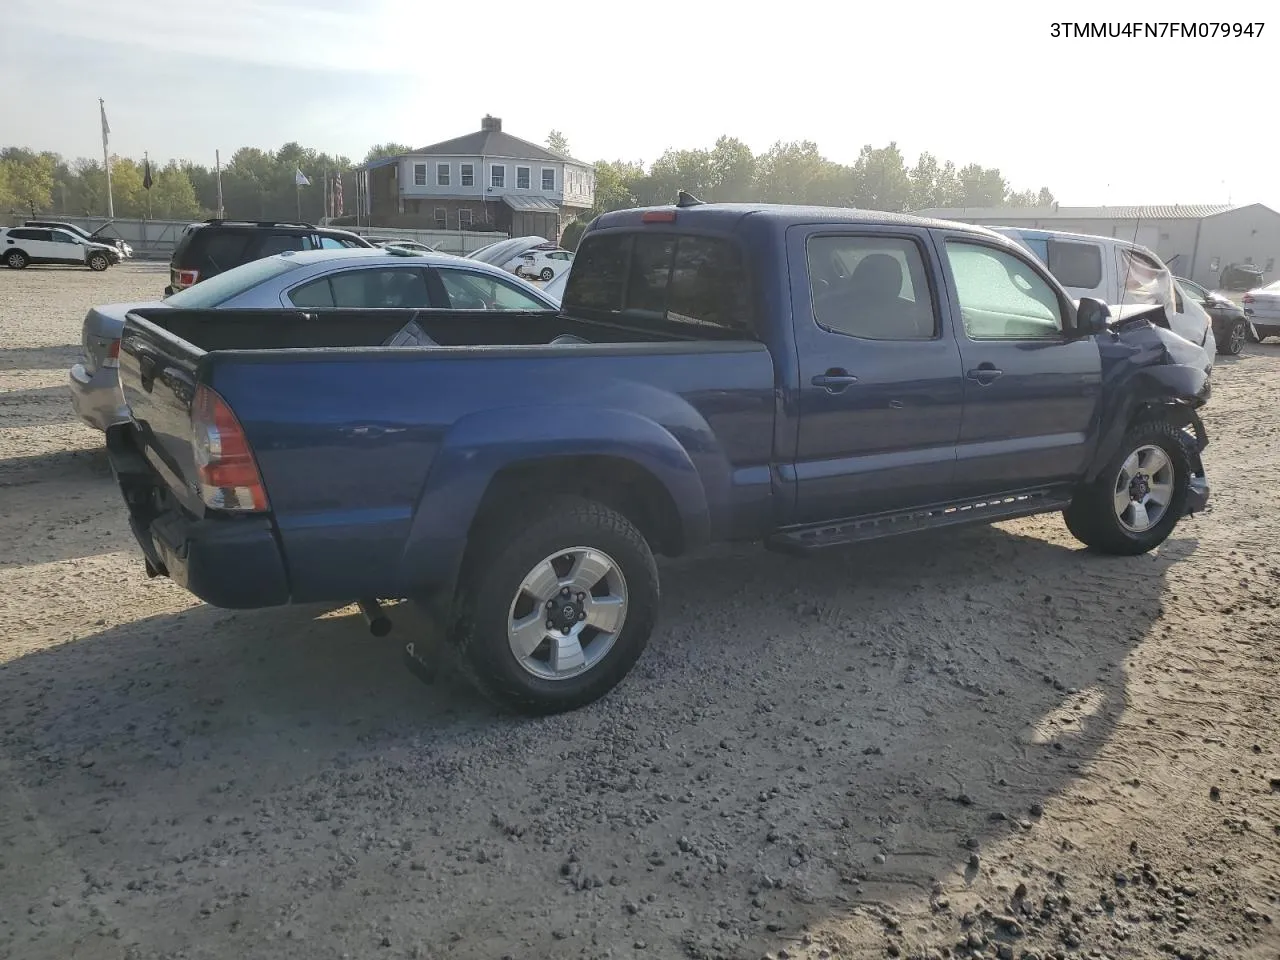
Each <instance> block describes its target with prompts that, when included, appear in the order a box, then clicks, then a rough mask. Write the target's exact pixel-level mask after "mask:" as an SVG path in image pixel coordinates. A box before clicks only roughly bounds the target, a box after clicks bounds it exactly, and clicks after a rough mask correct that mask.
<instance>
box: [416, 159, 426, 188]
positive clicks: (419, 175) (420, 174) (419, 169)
mask: <svg viewBox="0 0 1280 960" xmlns="http://www.w3.org/2000/svg"><path fill="white" fill-rule="evenodd" d="M413 185H414V186H415V187H425V186H426V185H427V165H426V164H425V163H415V164H414V165H413Z"/></svg>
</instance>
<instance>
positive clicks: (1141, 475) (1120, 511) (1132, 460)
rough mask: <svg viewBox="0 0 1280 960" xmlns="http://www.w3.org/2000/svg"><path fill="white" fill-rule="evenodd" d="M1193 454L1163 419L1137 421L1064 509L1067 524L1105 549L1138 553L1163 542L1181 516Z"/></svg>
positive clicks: (1097, 547) (1079, 536)
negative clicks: (1097, 473)
mask: <svg viewBox="0 0 1280 960" xmlns="http://www.w3.org/2000/svg"><path fill="white" fill-rule="evenodd" d="M1190 480H1191V457H1190V455H1189V453H1188V451H1187V444H1186V441H1185V440H1184V439H1183V435H1182V431H1181V430H1179V429H1178V428H1177V427H1175V426H1174V425H1173V424H1171V423H1168V422H1167V421H1164V420H1147V421H1143V422H1141V423H1138V424H1135V425H1134V426H1133V427H1131V428H1130V429H1129V432H1128V433H1126V434H1125V436H1124V440H1122V441H1121V443H1120V448H1119V449H1118V450H1117V451H1116V454H1115V456H1113V457H1112V458H1111V460H1110V461H1109V462H1108V463H1107V465H1106V467H1104V468H1103V470H1102V472H1101V473H1100V474H1099V475H1098V478H1097V479H1096V480H1094V481H1093V483H1091V484H1088V485H1087V486H1084V487H1082V488H1081V489H1080V490H1079V491H1078V492H1077V493H1076V495H1075V498H1074V499H1073V500H1072V501H1071V505H1070V506H1069V507H1067V509H1066V511H1065V514H1064V515H1065V517H1066V521H1067V529H1068V530H1070V531H1071V534H1072V536H1074V537H1075V538H1076V539H1077V540H1079V541H1080V542H1081V543H1083V544H1085V545H1086V546H1088V547H1090V548H1092V549H1094V550H1098V551H1100V552H1102V553H1111V554H1116V555H1119V556H1135V555H1137V554H1140V553H1146V552H1147V551H1148V550H1152V549H1154V548H1155V547H1158V546H1159V545H1160V544H1161V543H1163V542H1164V541H1165V540H1166V539H1167V538H1168V536H1169V534H1170V533H1172V532H1173V528H1174V525H1175V524H1176V523H1177V522H1178V520H1179V519H1180V518H1181V517H1182V513H1183V509H1184V507H1185V506H1186V502H1187V485H1188V484H1189V483H1190Z"/></svg>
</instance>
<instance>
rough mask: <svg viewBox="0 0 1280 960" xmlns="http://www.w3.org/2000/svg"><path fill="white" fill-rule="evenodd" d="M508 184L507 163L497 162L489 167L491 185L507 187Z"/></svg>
mask: <svg viewBox="0 0 1280 960" xmlns="http://www.w3.org/2000/svg"><path fill="white" fill-rule="evenodd" d="M506 185H507V167H506V164H502V163H495V164H494V165H493V166H491V167H490V168H489V186H491V187H498V188H501V187H505V186H506Z"/></svg>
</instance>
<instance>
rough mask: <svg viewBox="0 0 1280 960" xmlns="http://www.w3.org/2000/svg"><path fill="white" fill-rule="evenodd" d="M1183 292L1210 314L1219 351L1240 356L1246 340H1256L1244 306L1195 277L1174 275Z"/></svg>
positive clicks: (1256, 337)
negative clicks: (1203, 284)
mask: <svg viewBox="0 0 1280 960" xmlns="http://www.w3.org/2000/svg"><path fill="white" fill-rule="evenodd" d="M1175 279H1176V280H1177V283H1178V286H1179V287H1180V288H1181V289H1182V295H1183V296H1184V297H1188V298H1190V299H1192V300H1195V301H1196V302H1197V303H1198V304H1200V306H1201V308H1203V310H1204V312H1205V313H1207V314H1209V319H1210V320H1211V321H1212V322H1213V339H1214V341H1215V342H1216V343H1217V344H1218V352H1219V353H1224V354H1227V355H1228V356H1232V357H1235V356H1239V354H1240V351H1241V350H1243V349H1244V345H1245V342H1246V341H1248V340H1249V339H1250V338H1252V339H1254V340H1257V339H1258V334H1257V331H1255V330H1254V329H1253V327H1252V324H1251V323H1250V322H1249V318H1248V316H1246V315H1245V312H1244V308H1243V307H1241V306H1239V305H1238V304H1236V303H1234V302H1232V300H1231V299H1230V298H1229V297H1224V296H1223V295H1222V294H1220V293H1214V292H1213V291H1211V290H1207V289H1205V288H1204V287H1202V286H1200V284H1198V283H1196V282H1195V281H1194V280H1188V279H1187V278H1185V277H1176V278H1175Z"/></svg>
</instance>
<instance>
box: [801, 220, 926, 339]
mask: <svg viewBox="0 0 1280 960" xmlns="http://www.w3.org/2000/svg"><path fill="white" fill-rule="evenodd" d="M806 259H807V261H808V267H809V284H810V289H811V291H812V295H813V316H814V319H815V320H816V321H817V322H818V326H820V327H822V328H823V329H824V330H827V331H829V332H831V333H839V334H843V335H844V336H847V337H860V338H862V339H864V340H932V339H933V337H934V336H935V335H936V334H937V319H936V315H935V311H934V306H933V299H932V297H931V296H930V293H929V281H928V279H927V277H926V274H925V267H924V258H923V256H922V255H921V253H920V248H919V247H918V246H917V245H916V243H915V241H913V240H908V239H905V238H902V237H875V236H864V237H848V236H846V237H822V236H819V237H812V238H811V239H810V240H809V243H808V245H807V247H806Z"/></svg>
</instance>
